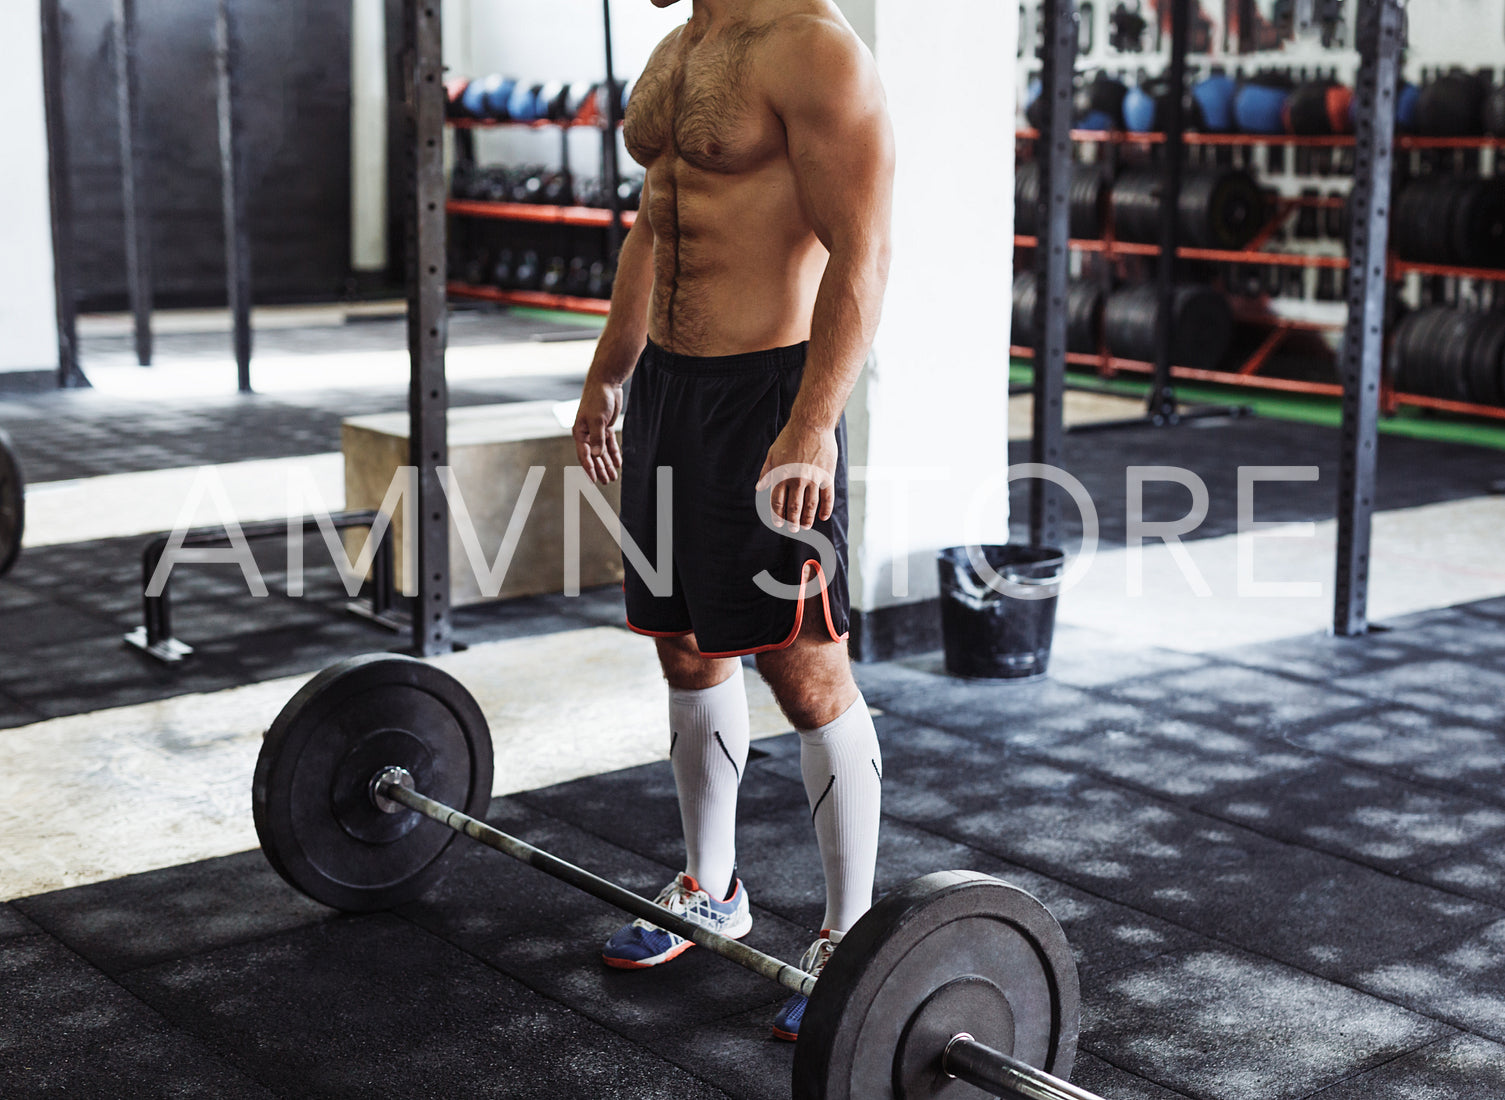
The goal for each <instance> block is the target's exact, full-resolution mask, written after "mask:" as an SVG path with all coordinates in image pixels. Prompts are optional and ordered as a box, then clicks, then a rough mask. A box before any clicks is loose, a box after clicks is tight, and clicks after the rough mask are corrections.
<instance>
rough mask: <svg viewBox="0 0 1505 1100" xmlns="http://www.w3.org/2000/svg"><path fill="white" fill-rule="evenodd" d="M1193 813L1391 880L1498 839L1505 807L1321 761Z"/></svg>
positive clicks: (1503, 836) (1223, 793)
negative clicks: (1346, 861) (1329, 855)
mask: <svg viewBox="0 0 1505 1100" xmlns="http://www.w3.org/2000/svg"><path fill="white" fill-rule="evenodd" d="M1197 808H1198V809H1201V810H1202V811H1204V812H1206V813H1208V814H1210V815H1212V816H1214V817H1218V818H1221V819H1223V820H1226V821H1233V822H1237V823H1240V824H1243V825H1247V826H1249V827H1250V828H1252V829H1254V830H1256V831H1257V832H1260V833H1264V834H1266V835H1268V836H1275V837H1279V838H1281V839H1284V840H1289V841H1291V842H1292V843H1294V844H1300V845H1302V846H1303V847H1307V848H1315V849H1317V850H1318V851H1324V852H1332V853H1334V854H1337V855H1342V856H1347V857H1349V858H1350V859H1354V860H1356V861H1358V862H1360V863H1363V864H1366V865H1368V866H1370V867H1377V868H1379V869H1380V870H1383V871H1390V872H1392V873H1395V872H1401V871H1405V870H1410V869H1414V868H1416V867H1419V866H1422V865H1424V864H1428V863H1432V862H1435V861H1436V860H1437V859H1439V858H1440V857H1442V856H1444V855H1446V854H1447V853H1448V852H1450V851H1453V850H1456V849H1458V848H1460V847H1465V846H1470V845H1485V844H1490V843H1499V842H1500V841H1501V840H1505V807H1502V806H1491V805H1488V804H1486V803H1483V802H1476V801H1474V800H1473V799H1470V798H1466V797H1463V796H1462V795H1457V794H1447V793H1445V792H1443V791H1440V790H1438V789H1436V788H1425V787H1419V786H1417V785H1415V784H1413V783H1407V782H1405V781H1404V780H1400V779H1392V778H1389V777H1387V776H1384V775H1380V774H1376V773H1374V772H1371V771H1364V770H1360V769H1357V768H1354V767H1352V766H1349V765H1345V764H1341V763H1333V762H1328V761H1323V762H1320V763H1315V764H1313V765H1312V766H1310V767H1307V768H1306V769H1304V770H1303V771H1301V772H1300V773H1299V774H1291V773H1290V772H1287V773H1285V774H1282V775H1276V776H1271V777H1269V778H1267V779H1264V780H1260V781H1255V782H1251V783H1247V784H1243V785H1239V786H1235V787H1233V788H1231V789H1224V790H1220V791H1217V792H1215V793H1212V794H1210V795H1209V797H1207V798H1205V799H1202V800H1200V801H1199V802H1198V803H1197Z"/></svg>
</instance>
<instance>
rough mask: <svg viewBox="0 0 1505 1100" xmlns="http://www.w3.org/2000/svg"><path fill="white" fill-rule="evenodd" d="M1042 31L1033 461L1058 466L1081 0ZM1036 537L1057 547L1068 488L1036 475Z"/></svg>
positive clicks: (1051, 9) (1050, 14)
mask: <svg viewBox="0 0 1505 1100" xmlns="http://www.w3.org/2000/svg"><path fill="white" fill-rule="evenodd" d="M1043 14H1044V33H1043V35H1042V36H1041V60H1042V61H1043V62H1044V67H1043V70H1042V72H1041V79H1040V83H1041V88H1042V90H1041V93H1040V95H1041V100H1042V102H1043V103H1044V105H1045V118H1044V119H1043V121H1042V123H1041V127H1040V136H1039V138H1038V139H1037V140H1036V142H1035V158H1036V160H1037V162H1038V163H1039V165H1040V210H1039V213H1038V216H1037V219H1036V220H1037V223H1038V225H1039V227H1040V234H1039V238H1038V240H1037V241H1036V248H1035V273H1036V285H1037V287H1038V288H1039V289H1038V292H1037V294H1036V317H1035V372H1034V373H1035V381H1034V431H1033V433H1032V435H1031V438H1030V459H1031V461H1033V462H1037V463H1043V464H1045V465H1048V466H1055V467H1059V466H1061V465H1062V463H1063V461H1064V448H1063V439H1064V432H1063V429H1062V419H1061V418H1062V406H1063V403H1064V401H1065V396H1066V320H1067V319H1066V290H1067V284H1068V276H1069V273H1070V263H1071V253H1070V248H1071V244H1070V236H1071V219H1070V214H1071V172H1072V164H1073V158H1072V151H1071V114H1072V93H1073V79H1074V77H1075V73H1076V51H1077V34H1078V29H1077V19H1078V16H1077V9H1076V3H1075V0H1046V3H1045V6H1044V13H1043ZM1029 493H1030V495H1029V528H1030V541H1031V542H1032V543H1033V544H1034V545H1036V546H1058V545H1059V544H1060V539H1061V495H1060V491H1059V490H1058V489H1057V488H1056V486H1054V485H1052V484H1050V483H1048V482H1045V481H1042V480H1041V479H1039V478H1036V479H1034V480H1032V481H1031V482H1030V491H1029Z"/></svg>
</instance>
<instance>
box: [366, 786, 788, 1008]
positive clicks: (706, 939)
mask: <svg viewBox="0 0 1505 1100" xmlns="http://www.w3.org/2000/svg"><path fill="white" fill-rule="evenodd" d="M404 778H410V777H409V776H407V773H406V772H404V771H402V769H400V768H398V769H392V770H389V771H386V772H383V773H382V774H381V775H380V776H379V777H378V778H377V781H376V783H375V785H374V788H373V792H374V793H375V794H376V795H377V796H378V797H380V798H385V799H388V800H389V801H392V802H397V803H400V804H401V805H403V806H406V807H407V808H408V809H410V810H416V811H418V812H419V813H421V814H423V816H425V817H428V818H432V819H433V820H434V821H437V822H439V824H441V825H446V826H448V827H449V828H451V829H453V830H454V831H455V832H457V833H464V834H465V835H466V836H468V837H470V838H471V839H472V840H479V841H480V842H481V843H482V844H484V845H486V847H488V848H495V849H496V850H497V851H498V852H501V853H502V854H503V855H508V856H511V857H512V858H513V859H516V860H520V861H522V862H523V863H526V864H528V865H529V866H532V867H536V868H538V869H539V870H540V871H542V872H544V874H546V875H551V876H552V877H554V878H557V879H558V880H559V881H561V882H565V883H568V884H569V885H571V886H573V887H575V888H576V889H577V890H583V891H585V892H586V893H587V894H590V895H591V896H592V897H596V898H600V899H601V900H602V901H604V902H606V903H607V904H608V905H614V906H616V907H617V908H618V909H621V910H624V911H626V912H628V913H631V914H632V915H633V916H635V917H641V918H642V919H643V920H646V921H652V922H653V923H654V924H656V925H658V926H659V927H660V928H666V929H668V930H669V931H670V932H673V933H674V934H675V935H676V936H683V937H684V938H685V939H687V940H690V941H692V942H694V943H697V944H699V945H700V946H701V947H706V948H709V949H710V950H712V951H714V952H715V953H716V954H718V955H720V956H721V957H722V958H724V959H730V960H731V961H732V962H734V963H736V964H737V965H738V966H743V967H746V968H747V969H748V970H751V971H752V972H753V973H754V974H761V975H762V976H763V977H765V978H768V979H770V980H772V981H775V982H778V983H779V984H780V985H782V986H783V987H784V988H785V989H789V990H793V991H794V992H795V993H803V994H804V995H805V996H807V997H808V996H809V995H810V994H811V993H812V992H813V991H814V989H815V975H813V974H807V973H806V972H805V971H803V970H800V969H798V968H797V967H793V966H790V965H789V964H788V963H786V962H783V961H781V960H779V959H776V958H774V957H773V956H772V955H765V954H764V953H763V952H761V951H758V950H756V949H755V948H752V947H748V946H747V945H746V944H743V943H739V942H737V941H736V940H734V939H731V938H730V937H728V936H723V935H721V933H719V932H712V931H711V930H710V929H709V928H705V927H703V926H702V925H699V924H696V923H695V922H694V921H691V920H688V919H686V918H685V917H682V916H680V915H679V914H678V913H675V912H672V911H671V910H669V909H666V908H665V907H664V906H662V905H659V904H657V903H655V902H651V901H649V900H648V899H647V898H645V897H642V896H640V895H638V894H634V893H633V892H632V891H631V890H628V889H626V888H624V887H621V886H618V885H617V884H616V883H614V882H610V881H608V880H607V879H604V878H601V877H600V876H599V875H593V874H591V873H590V872H589V871H587V870H585V869H584V868H581V867H576V866H575V865H574V864H573V863H569V862H567V861H565V860H562V859H560V858H559V857H558V856H553V855H550V854H549V853H548V852H545V851H544V850H543V849H541V848H535V847H533V845H531V844H529V843H527V842H526V841H523V840H519V839H517V837H515V836H511V835H509V834H508V833H504V832H502V831H501V830H500V829H494V828H492V827H491V826H490V825H487V824H486V823H485V822H484V821H477V820H476V819H475V818H473V817H470V816H469V815H467V814H463V813H461V812H460V811H459V810H456V809H453V808H452V807H449V806H446V805H445V804H444V803H442V802H436V801H434V800H433V799H432V798H429V797H428V796H427V795H422V794H419V793H418V792H417V791H414V790H410V789H409V788H408V787H406V786H403V784H402V782H401V780H402V779H404Z"/></svg>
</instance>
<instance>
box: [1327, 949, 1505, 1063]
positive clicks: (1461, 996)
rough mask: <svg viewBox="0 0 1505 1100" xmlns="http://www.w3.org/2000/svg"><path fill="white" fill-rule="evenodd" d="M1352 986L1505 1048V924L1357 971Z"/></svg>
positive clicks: (1352, 979)
mask: <svg viewBox="0 0 1505 1100" xmlns="http://www.w3.org/2000/svg"><path fill="white" fill-rule="evenodd" d="M1349 980H1350V981H1351V982H1352V984H1353V985H1355V986H1357V987H1358V988H1360V989H1365V990H1368V991H1370V992H1372V993H1375V994H1376V995H1378V996H1381V997H1386V998H1388V999H1390V1000H1393V1001H1396V1002H1397V1003H1399V1004H1403V1005H1405V1006H1406V1007H1407V1008H1411V1009H1415V1010H1416V1011H1417V1012H1425V1013H1426V1014H1427V1015H1429V1016H1433V1017H1435V1018H1437V1019H1439V1020H1446V1021H1447V1022H1448V1023H1451V1024H1455V1025H1457V1026H1458V1027H1459V1028H1461V1029H1463V1030H1466V1031H1470V1032H1472V1033H1474V1034H1475V1035H1482V1036H1484V1037H1485V1038H1487V1039H1493V1040H1495V1041H1496V1042H1502V1043H1505V921H1497V922H1496V923H1494V924H1491V925H1488V926H1487V927H1484V928H1479V929H1476V930H1474V931H1471V932H1468V933H1466V934H1464V935H1461V936H1457V937H1454V938H1452V939H1450V940H1449V941H1448V942H1446V943H1443V944H1439V945H1434V946H1432V947H1429V948H1427V949H1426V950H1418V951H1417V952H1415V953H1414V954H1413V955H1411V956H1410V957H1409V958H1404V959H1396V960H1384V961H1380V960H1375V963H1374V965H1371V966H1368V967H1363V966H1360V967H1355V968H1354V971H1353V975H1352V977H1351V978H1350V979H1349Z"/></svg>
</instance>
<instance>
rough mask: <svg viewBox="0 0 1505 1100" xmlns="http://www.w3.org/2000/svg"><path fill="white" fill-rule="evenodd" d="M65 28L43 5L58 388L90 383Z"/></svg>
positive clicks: (53, 3) (55, 9) (50, 5)
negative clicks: (79, 284)
mask: <svg viewBox="0 0 1505 1100" xmlns="http://www.w3.org/2000/svg"><path fill="white" fill-rule="evenodd" d="M62 82H63V28H62V13H61V12H60V11H59V3H58V0H44V2H43V4H42V94H43V96H44V97H45V99H46V103H47V186H48V191H49V192H50V194H51V198H52V257H53V259H52V291H53V299H54V305H55V308H56V310H57V376H58V381H57V384H58V388H59V389H70V388H73V387H76V386H87V385H88V384H89V380H88V379H87V378H85V377H84V375H83V372H82V371H81V370H79V366H78V305H77V303H76V301H75V288H74V263H73V187H72V184H71V182H70V179H69V176H70V171H69V162H68V125H67V119H66V117H65V116H66V109H65V106H64V101H63V84H62Z"/></svg>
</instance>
